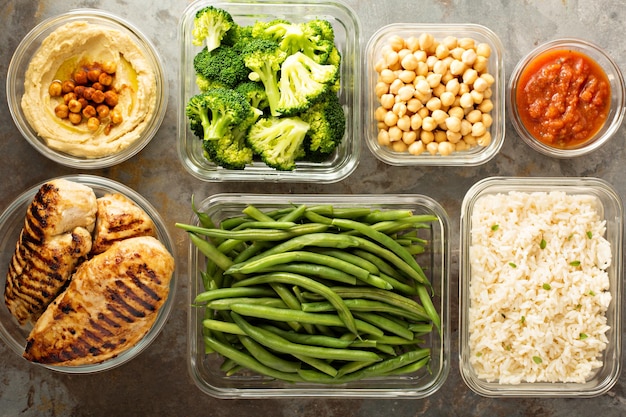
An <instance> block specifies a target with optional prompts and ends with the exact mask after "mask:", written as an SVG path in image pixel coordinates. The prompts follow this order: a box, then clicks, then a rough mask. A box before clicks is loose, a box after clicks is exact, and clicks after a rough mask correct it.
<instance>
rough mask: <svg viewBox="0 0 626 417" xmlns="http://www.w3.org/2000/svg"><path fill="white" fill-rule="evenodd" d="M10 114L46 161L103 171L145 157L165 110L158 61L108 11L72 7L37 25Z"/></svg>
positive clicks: (22, 55) (13, 84)
mask: <svg viewBox="0 0 626 417" xmlns="http://www.w3.org/2000/svg"><path fill="white" fill-rule="evenodd" d="M6 90H7V100H8V105H9V110H10V112H11V115H12V117H13V120H14V121H15V124H16V125H17V127H18V129H19V130H20V132H21V133H22V134H23V136H24V137H25V138H26V139H27V140H28V141H29V143H30V144H31V145H32V146H34V147H35V149H36V150H38V151H39V152H40V153H42V154H43V155H45V156H46V157H48V158H50V159H52V160H54V161H56V162H57V163H60V164H62V165H66V166H70V167H74V168H88V169H95V168H103V167H108V166H112V165H115V164H118V163H120V162H122V161H125V160H127V159H129V158H131V157H132V156H134V155H136V154H137V153H138V152H139V151H141V150H142V149H143V148H144V147H145V146H146V145H147V144H148V142H150V140H151V139H152V138H153V137H154V135H155V134H156V132H157V131H158V129H159V127H160V125H161V122H162V121H163V117H164V114H165V109H166V107H167V84H166V77H165V74H164V69H163V65H162V62H161V59H160V57H159V55H158V53H157V51H156V49H155V48H154V46H153V45H152V43H151V42H150V40H148V39H147V38H146V36H145V35H143V34H142V33H141V32H140V31H139V30H138V29H137V28H136V27H134V26H133V25H132V24H131V23H129V22H127V21H125V20H124V19H122V18H120V17H117V16H115V15H113V14H111V13H109V12H106V11H102V10H93V9H75V10H71V11H69V12H68V13H65V14H62V15H59V16H55V17H51V18H49V19H47V20H45V21H43V22H41V23H40V24H38V25H37V26H36V27H34V28H33V29H32V30H31V31H30V32H29V33H28V34H27V35H26V36H25V37H24V39H23V40H22V42H21V43H20V44H19V45H18V47H17V49H16V50H15V53H14V55H13V57H12V59H11V61H10V63H9V68H8V73H7V85H6Z"/></svg>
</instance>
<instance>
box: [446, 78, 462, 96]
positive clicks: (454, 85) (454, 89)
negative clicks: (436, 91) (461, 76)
mask: <svg viewBox="0 0 626 417" xmlns="http://www.w3.org/2000/svg"><path fill="white" fill-rule="evenodd" d="M459 89H460V84H459V80H458V79H456V78H452V79H451V80H450V81H448V82H447V83H446V91H448V92H450V93H452V94H454V95H455V96H456V95H457V94H459Z"/></svg>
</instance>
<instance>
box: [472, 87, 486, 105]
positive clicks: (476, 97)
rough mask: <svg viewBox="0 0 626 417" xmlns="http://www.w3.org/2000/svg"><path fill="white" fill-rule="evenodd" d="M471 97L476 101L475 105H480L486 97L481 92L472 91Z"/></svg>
mask: <svg viewBox="0 0 626 417" xmlns="http://www.w3.org/2000/svg"><path fill="white" fill-rule="evenodd" d="M470 95H471V96H472V100H474V104H480V103H482V102H483V100H484V99H485V96H484V95H483V93H481V92H480V91H476V90H472V91H470Z"/></svg>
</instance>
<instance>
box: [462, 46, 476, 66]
mask: <svg viewBox="0 0 626 417" xmlns="http://www.w3.org/2000/svg"><path fill="white" fill-rule="evenodd" d="M475 61H476V51H475V50H474V49H466V50H465V51H464V52H463V54H461V62H463V63H464V64H465V65H467V66H469V67H471V66H472V65H474V62H475Z"/></svg>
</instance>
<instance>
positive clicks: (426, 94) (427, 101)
mask: <svg viewBox="0 0 626 417" xmlns="http://www.w3.org/2000/svg"><path fill="white" fill-rule="evenodd" d="M502 55H503V47H502V43H501V41H500V39H499V38H498V36H497V35H496V34H495V33H494V32H492V31H491V30H490V29H488V28H486V27H484V26H481V25H476V24H450V25H447V24H414V23H394V24H390V25H387V26H384V27H382V28H380V29H379V30H378V31H377V32H376V33H374V35H372V37H371V38H370V39H369V41H368V43H367V48H366V62H365V69H366V71H365V73H366V79H365V85H366V88H367V94H366V96H365V104H366V106H365V111H364V113H363V122H364V126H365V129H366V142H367V145H368V147H369V149H370V151H371V152H372V153H373V154H374V155H375V156H376V157H377V158H378V159H380V160H381V161H383V162H385V163H387V164H390V165H399V166H403V165H407V166H410V165H442V166H456V165H480V164H483V163H485V162H487V161H489V160H490V159H491V158H493V157H494V156H495V155H496V154H497V153H498V152H499V150H500V148H501V147H502V144H503V142H504V118H505V112H504V103H505V100H504V88H503V83H504V65H503V57H502Z"/></svg>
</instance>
